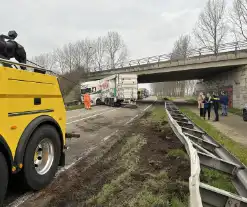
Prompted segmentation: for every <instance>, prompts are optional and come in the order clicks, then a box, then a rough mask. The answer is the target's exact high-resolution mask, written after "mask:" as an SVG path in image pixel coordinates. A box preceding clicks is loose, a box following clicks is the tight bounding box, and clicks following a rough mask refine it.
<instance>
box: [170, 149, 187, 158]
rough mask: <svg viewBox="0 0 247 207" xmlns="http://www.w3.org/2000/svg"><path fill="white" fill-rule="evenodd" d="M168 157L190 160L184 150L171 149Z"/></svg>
mask: <svg viewBox="0 0 247 207" xmlns="http://www.w3.org/2000/svg"><path fill="white" fill-rule="evenodd" d="M167 157H180V158H185V159H189V157H188V155H187V154H186V153H185V152H184V151H183V150H182V149H171V150H169V151H168V153H167Z"/></svg>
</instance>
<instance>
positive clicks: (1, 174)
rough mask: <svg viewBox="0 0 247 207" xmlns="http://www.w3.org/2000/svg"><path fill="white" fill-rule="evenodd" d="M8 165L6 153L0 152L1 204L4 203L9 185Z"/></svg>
mask: <svg viewBox="0 0 247 207" xmlns="http://www.w3.org/2000/svg"><path fill="white" fill-rule="evenodd" d="M8 179H9V172H8V165H7V162H6V159H5V157H4V155H3V154H2V153H1V152H0V206H2V205H3V200H4V197H5V194H6V191H7V187H8Z"/></svg>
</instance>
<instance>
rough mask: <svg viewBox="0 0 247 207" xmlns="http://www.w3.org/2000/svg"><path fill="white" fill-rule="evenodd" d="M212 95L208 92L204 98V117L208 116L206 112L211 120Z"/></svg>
mask: <svg viewBox="0 0 247 207" xmlns="http://www.w3.org/2000/svg"><path fill="white" fill-rule="evenodd" d="M211 101H212V100H211V96H210V94H209V93H207V95H206V97H205V99H204V114H203V116H204V119H205V117H206V114H208V120H210V112H211Z"/></svg>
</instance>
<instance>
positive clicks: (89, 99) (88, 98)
mask: <svg viewBox="0 0 247 207" xmlns="http://www.w3.org/2000/svg"><path fill="white" fill-rule="evenodd" d="M87 95H88V97H87V100H88V109H91V98H90V95H89V94H87Z"/></svg>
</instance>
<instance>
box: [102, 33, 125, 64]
mask: <svg viewBox="0 0 247 207" xmlns="http://www.w3.org/2000/svg"><path fill="white" fill-rule="evenodd" d="M105 47H106V54H107V56H108V63H109V64H110V66H111V68H115V67H116V64H118V63H120V62H122V61H124V60H125V59H126V57H127V49H126V45H125V44H124V41H123V39H122V37H121V36H120V34H119V33H117V32H108V34H107V36H106V37H105Z"/></svg>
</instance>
